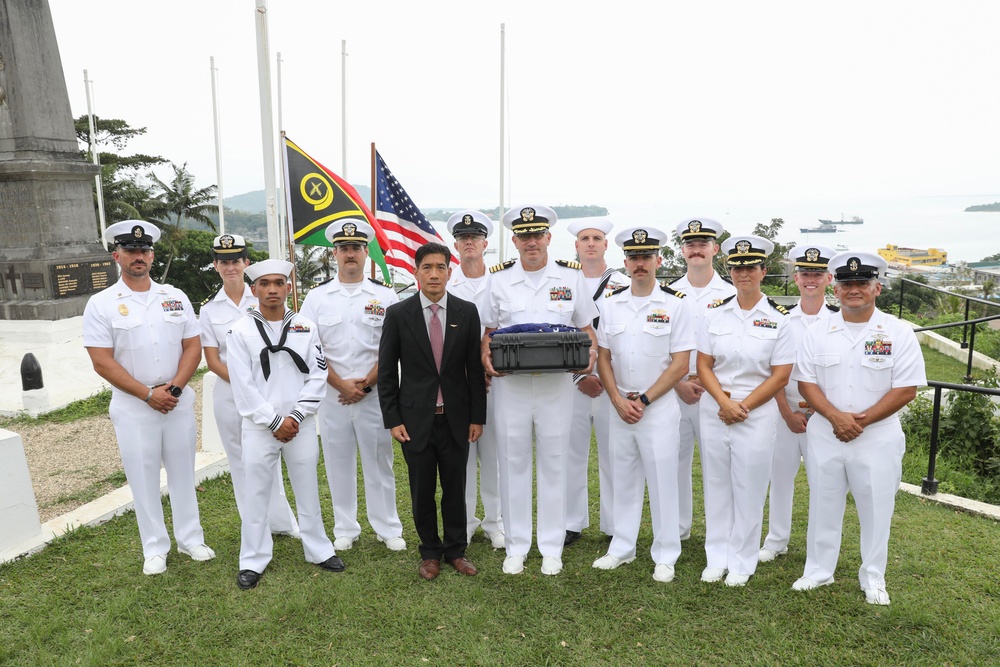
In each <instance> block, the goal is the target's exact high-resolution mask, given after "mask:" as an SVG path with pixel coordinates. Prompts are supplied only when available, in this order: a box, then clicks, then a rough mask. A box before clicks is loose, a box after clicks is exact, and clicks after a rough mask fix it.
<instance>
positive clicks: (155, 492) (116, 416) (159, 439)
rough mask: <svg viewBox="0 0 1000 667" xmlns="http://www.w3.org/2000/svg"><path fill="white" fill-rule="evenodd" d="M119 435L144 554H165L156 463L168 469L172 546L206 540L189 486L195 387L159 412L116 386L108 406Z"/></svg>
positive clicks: (194, 436)
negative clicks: (172, 528)
mask: <svg viewBox="0 0 1000 667" xmlns="http://www.w3.org/2000/svg"><path fill="white" fill-rule="evenodd" d="M109 414H110V415H111V423H112V424H113V425H114V427H115V436H116V437H117V438H118V451H119V452H121V456H122V467H123V468H124V469H125V478H126V479H127V480H128V485H129V486H130V487H131V489H132V497H133V499H134V500H135V518H136V522H137V523H138V524H139V538H140V539H141V540H142V555H143V558H151V557H152V556H166V555H167V553H169V552H170V537H169V536H168V535H167V527H166V524H165V523H164V521H163V503H162V502H161V500H160V463H161V462H162V463H163V467H164V469H166V471H167V490H168V493H169V495H170V510H171V512H172V514H173V525H174V539H176V540H177V546H178V547H183V548H185V549H192V548H194V547H196V546H198V545H200V544H204V543H205V534H204V532H203V531H202V529H201V519H200V517H199V516H198V499H197V498H196V497H195V490H194V486H195V484H194V451H195V448H196V447H197V432H196V430H195V422H194V392H193V391H185V392H184V393H183V394H181V397H180V399H179V401H178V403H177V407H176V408H174V409H173V410H171V411H170V412H168V413H167V414H162V413H160V412H157V411H156V410H153V409H152V408H150V407H149V406H148V405H147V404H146V403H145V402H143V401H142V400H140V399H138V398H136V397H134V396H130V395H128V394H122V393H121V392H118V391H115V392H114V393H112V395H111V407H110V409H109Z"/></svg>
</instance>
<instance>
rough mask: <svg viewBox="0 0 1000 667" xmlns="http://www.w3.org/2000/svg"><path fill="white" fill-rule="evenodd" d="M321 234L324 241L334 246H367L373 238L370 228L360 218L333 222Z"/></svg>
mask: <svg viewBox="0 0 1000 667" xmlns="http://www.w3.org/2000/svg"><path fill="white" fill-rule="evenodd" d="M323 233H324V234H326V240H327V241H329V242H330V243H332V244H333V245H335V246H337V245H349V244H354V245H363V246H367V245H368V242H369V241H370V240H371V239H372V238H373V237H374V236H375V230H374V229H372V226H371V225H369V224H368V222H367V221H366V220H362V219H361V218H344V219H342V220H334V221H333V222H331V223H330V224H329V225H327V228H326V230H325V231H324V232H323Z"/></svg>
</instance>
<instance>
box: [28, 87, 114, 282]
mask: <svg viewBox="0 0 1000 667" xmlns="http://www.w3.org/2000/svg"><path fill="white" fill-rule="evenodd" d="M90 84H91V81H90V79H88V78H87V70H83V87H84V88H86V89H87V119H88V121H89V122H90V157H91V159H92V160H93V161H94V164H95V165H97V166H98V167H100V166H101V154H100V153H99V152H98V150H97V130H96V128H95V127H94V112H93V111H92V110H91V106H90ZM94 183H95V184H96V187H97V218H98V220H99V221H100V223H101V238H100V239H98V240H99V241H100V242H101V243H104V230H105V229H107V222H106V220H105V217H104V184H103V183H102V182H101V171H98V172H97V174H96V175H95V176H94ZM12 280H13V279H12Z"/></svg>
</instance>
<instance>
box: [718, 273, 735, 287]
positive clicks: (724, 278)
mask: <svg viewBox="0 0 1000 667" xmlns="http://www.w3.org/2000/svg"><path fill="white" fill-rule="evenodd" d="M719 277H720V278H722V280H724V281H725V282H727V283H729V284H730V285H732V284H733V279H732V278H730V277H729V276H723V275H720V276H719Z"/></svg>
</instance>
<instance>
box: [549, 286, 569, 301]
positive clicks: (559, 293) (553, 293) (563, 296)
mask: <svg viewBox="0 0 1000 667" xmlns="http://www.w3.org/2000/svg"><path fill="white" fill-rule="evenodd" d="M572 300H573V290H572V289H570V288H569V287H553V288H551V289H550V290H549V301H572Z"/></svg>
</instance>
